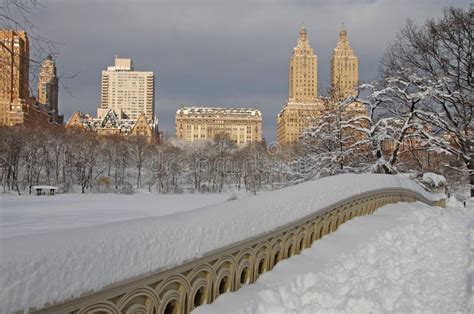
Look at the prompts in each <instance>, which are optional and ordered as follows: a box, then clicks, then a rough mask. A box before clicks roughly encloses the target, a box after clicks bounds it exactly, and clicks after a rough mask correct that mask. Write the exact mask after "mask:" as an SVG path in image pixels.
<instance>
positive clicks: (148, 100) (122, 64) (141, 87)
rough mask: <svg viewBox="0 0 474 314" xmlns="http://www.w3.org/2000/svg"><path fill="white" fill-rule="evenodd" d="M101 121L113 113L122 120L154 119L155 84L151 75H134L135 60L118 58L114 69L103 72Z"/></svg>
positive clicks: (138, 72)
mask: <svg viewBox="0 0 474 314" xmlns="http://www.w3.org/2000/svg"><path fill="white" fill-rule="evenodd" d="M101 85H102V88H101V93H102V95H101V104H100V108H99V109H98V110H97V116H98V118H101V117H102V116H103V115H104V114H105V113H106V112H107V111H108V109H113V110H114V111H115V112H117V113H119V114H121V115H122V116H123V118H128V119H138V117H139V116H140V114H141V113H144V114H145V118H146V119H147V120H149V121H152V120H154V116H155V90H154V89H155V80H154V74H153V72H150V71H134V69H133V62H132V59H125V58H119V57H118V56H115V65H114V66H109V67H107V70H105V71H102V84H101Z"/></svg>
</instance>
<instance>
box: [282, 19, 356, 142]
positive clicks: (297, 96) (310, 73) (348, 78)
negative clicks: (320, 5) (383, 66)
mask: <svg viewBox="0 0 474 314" xmlns="http://www.w3.org/2000/svg"><path fill="white" fill-rule="evenodd" d="M288 72H289V77H288V91H289V95H288V101H287V102H286V103H285V104H284V105H283V108H282V109H281V111H280V113H279V114H278V116H277V140H278V143H280V144H281V145H285V144H291V143H293V142H295V141H296V139H297V138H298V137H299V135H300V134H301V132H302V131H303V130H304V129H306V128H308V127H310V126H311V125H312V124H313V123H314V121H315V120H316V118H317V117H318V115H320V114H321V111H322V109H323V106H324V101H323V100H322V99H321V98H319V96H318V57H317V56H316V55H315V54H314V52H313V49H312V48H311V46H310V44H309V40H308V37H307V32H306V29H305V28H304V26H303V27H301V30H300V34H299V37H298V44H297V45H296V47H295V48H294V50H293V55H292V56H291V59H290V62H289V69H288ZM358 77H359V62H358V58H357V56H356V54H355V53H354V50H352V48H351V46H350V45H349V40H348V39H347V32H346V30H345V29H344V28H343V29H342V30H341V31H340V32H339V40H338V43H337V46H336V48H334V51H333V54H332V58H331V86H330V89H331V90H330V98H331V100H333V101H337V100H339V99H343V98H346V97H348V96H350V95H354V94H355V93H356V89H357V84H358Z"/></svg>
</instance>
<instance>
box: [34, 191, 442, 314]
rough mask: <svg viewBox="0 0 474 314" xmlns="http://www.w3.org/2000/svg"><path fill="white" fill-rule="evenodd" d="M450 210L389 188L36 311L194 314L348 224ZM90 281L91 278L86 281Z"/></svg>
mask: <svg viewBox="0 0 474 314" xmlns="http://www.w3.org/2000/svg"><path fill="white" fill-rule="evenodd" d="M415 201H420V202H423V203H426V204H429V205H434V206H441V207H445V202H444V200H440V201H431V200H429V199H427V198H425V197H424V196H423V195H421V194H419V193H417V192H414V191H412V190H409V189H403V188H385V189H380V190H374V191H369V192H365V193H362V194H359V195H356V196H352V197H349V198H346V199H344V200H341V201H339V202H337V203H335V204H332V205H330V206H327V207H325V208H323V209H320V210H318V211H315V212H314V213H312V214H310V215H308V216H306V217H304V218H302V219H299V220H297V221H294V222H292V223H289V224H287V225H284V226H281V227H279V228H277V229H275V230H273V231H271V232H268V233H265V234H262V235H259V236H257V237H254V238H251V239H247V240H244V241H240V242H238V243H234V244H232V245H230V246H227V247H224V248H221V249H218V250H215V251H212V252H209V253H207V254H206V255H204V256H203V257H201V258H197V259H194V260H192V261H189V262H187V263H184V264H182V265H180V266H177V267H174V268H170V269H165V270H160V271H157V272H155V273H152V274H148V275H146V276H142V277H138V278H134V279H131V280H127V281H124V282H120V283H117V284H114V285H110V286H108V287H107V288H105V289H103V290H102V291H100V292H95V293H89V294H84V295H83V296H81V297H79V298H77V299H74V300H69V301H66V302H63V303H60V304H55V305H52V306H49V307H45V308H43V309H41V310H39V311H37V313H77V314H80V313H117V314H118V313H130V314H131V313H160V314H161V313H165V314H178V313H189V312H191V311H192V310H193V309H194V308H195V307H197V306H199V305H202V304H206V303H212V302H213V301H214V300H215V299H216V298H217V297H219V296H220V295H221V294H223V293H226V292H229V291H236V290H238V289H239V288H240V287H241V286H242V285H245V284H251V283H253V282H255V281H256V280H257V279H258V277H259V276H260V275H261V274H263V273H265V272H267V271H270V270H272V269H273V267H275V265H276V264H278V262H280V261H281V260H283V259H287V258H290V257H291V256H293V255H295V254H299V253H300V252H301V251H302V250H303V249H305V248H307V247H310V246H311V244H312V243H313V242H315V241H317V240H318V239H320V238H321V237H323V236H324V235H326V234H329V233H331V232H334V231H335V230H337V228H338V227H339V226H340V225H341V224H343V223H344V222H346V221H348V220H350V219H352V218H354V217H358V216H364V215H368V214H372V213H373V212H374V211H375V210H376V209H377V208H379V207H382V206H384V205H387V204H391V203H397V202H415ZM84 280H87V278H84Z"/></svg>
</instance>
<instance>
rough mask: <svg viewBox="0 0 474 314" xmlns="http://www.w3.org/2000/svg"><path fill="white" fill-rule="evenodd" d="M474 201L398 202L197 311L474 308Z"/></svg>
mask: <svg viewBox="0 0 474 314" xmlns="http://www.w3.org/2000/svg"><path fill="white" fill-rule="evenodd" d="M473 241H474V207H471V208H468V209H464V208H447V209H443V208H437V207H430V206H427V205H425V204H422V203H414V204H406V203H400V204H393V205H387V206H384V207H382V208H380V209H379V210H377V211H376V212H375V213H374V215H371V216H365V217H358V218H355V219H353V220H351V221H349V222H347V223H346V224H344V225H342V226H341V227H340V228H339V229H338V230H337V231H336V232H335V233H332V234H330V235H327V236H325V237H323V238H322V239H321V240H318V241H316V242H315V243H314V244H313V246H312V247H311V248H308V249H306V250H304V251H303V252H302V254H301V255H298V256H294V257H292V258H290V259H288V260H285V261H282V262H280V263H279V264H278V265H276V267H275V268H274V269H273V270H272V271H270V272H268V273H265V274H263V275H262V276H261V277H260V278H259V279H258V280H257V282H256V283H255V284H253V285H248V286H244V287H243V288H241V289H240V290H238V291H236V292H233V293H227V294H224V295H222V296H220V297H219V298H218V299H217V300H216V301H215V302H214V303H213V304H211V305H204V306H201V307H198V308H197V309H196V310H195V311H194V312H193V313H196V314H204V313H216V314H217V313H387V312H390V313H392V312H395V313H473V311H474V306H473V305H474V303H473V301H474V300H473V299H472V298H473V295H472V285H473V282H472V281H471V280H470V279H469V277H473V278H472V279H474V264H473V263H472V258H473V257H474V256H473V254H474V242H473Z"/></svg>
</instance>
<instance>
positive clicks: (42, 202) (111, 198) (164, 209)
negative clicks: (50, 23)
mask: <svg viewBox="0 0 474 314" xmlns="http://www.w3.org/2000/svg"><path fill="white" fill-rule="evenodd" d="M230 196H231V194H230V193H222V194H170V195H167V194H155V193H154V194H152V193H139V194H134V195H123V194H58V195H55V196H41V197H38V196H31V195H22V196H17V195H8V196H0V239H8V238H14V237H19V236H27V235H35V234H39V233H46V232H51V231H56V230H65V229H73V228H79V227H88V226H94V225H103V224H107V223H112V222H119V221H124V220H131V219H137V218H145V217H158V216H164V215H169V214H173V213H178V212H182V211H188V210H192V209H196V208H199V207H203V206H206V205H211V204H216V203H222V202H225V201H226V200H227V199H228V198H229V197H230ZM238 197H239V198H240V197H245V195H244V194H243V193H241V194H239V195H238Z"/></svg>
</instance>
